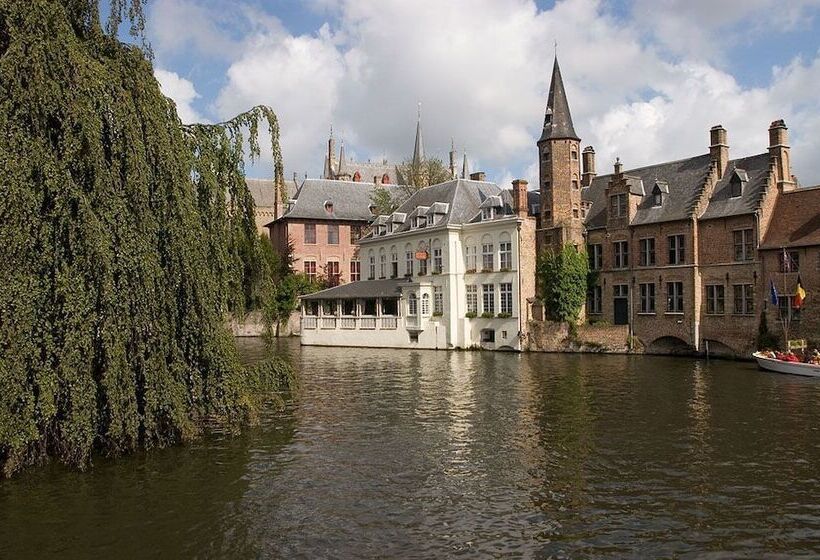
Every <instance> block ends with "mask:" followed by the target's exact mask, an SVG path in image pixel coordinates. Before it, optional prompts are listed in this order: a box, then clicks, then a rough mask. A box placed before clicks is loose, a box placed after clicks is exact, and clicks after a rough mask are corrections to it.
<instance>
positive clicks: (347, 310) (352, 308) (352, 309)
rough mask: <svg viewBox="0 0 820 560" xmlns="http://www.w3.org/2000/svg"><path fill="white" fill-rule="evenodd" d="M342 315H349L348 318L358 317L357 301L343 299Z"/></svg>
mask: <svg viewBox="0 0 820 560" xmlns="http://www.w3.org/2000/svg"><path fill="white" fill-rule="evenodd" d="M342 315H347V316H348V317H351V316H354V315H356V300H355V299H343V300H342Z"/></svg>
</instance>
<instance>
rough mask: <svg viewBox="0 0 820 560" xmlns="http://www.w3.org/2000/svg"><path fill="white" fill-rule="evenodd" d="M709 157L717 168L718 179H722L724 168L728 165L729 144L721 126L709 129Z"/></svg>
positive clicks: (717, 125) (724, 130) (726, 134)
mask: <svg viewBox="0 0 820 560" xmlns="http://www.w3.org/2000/svg"><path fill="white" fill-rule="evenodd" d="M709 140H710V142H711V144H710V145H709V155H711V156H712V161H713V162H715V167H716V168H717V173H718V179H720V178H721V177H723V173H724V172H725V171H726V166H727V165H728V164H729V143H728V133H727V132H726V129H725V128H723V125H719V124H716V125H715V126H713V127H712V128H711V129H709Z"/></svg>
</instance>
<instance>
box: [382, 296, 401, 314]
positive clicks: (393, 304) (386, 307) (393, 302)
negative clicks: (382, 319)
mask: <svg viewBox="0 0 820 560" xmlns="http://www.w3.org/2000/svg"><path fill="white" fill-rule="evenodd" d="M398 314H399V300H397V299H396V298H387V299H383V300H382V315H393V316H396V315H398Z"/></svg>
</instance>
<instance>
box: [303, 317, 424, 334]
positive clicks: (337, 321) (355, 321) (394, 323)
mask: <svg viewBox="0 0 820 560" xmlns="http://www.w3.org/2000/svg"><path fill="white" fill-rule="evenodd" d="M408 320H409V321H411V322H412V324H413V325H417V324H418V318H417V317H410V318H408ZM302 328H303V329H307V330H310V329H316V328H319V329H323V330H331V329H337V328H338V329H344V330H356V329H358V330H376V329H377V328H378V329H379V330H396V329H398V328H399V317H398V316H395V315H385V316H382V317H352V316H342V317H337V316H334V315H325V316H321V317H317V316H315V315H303V316H302Z"/></svg>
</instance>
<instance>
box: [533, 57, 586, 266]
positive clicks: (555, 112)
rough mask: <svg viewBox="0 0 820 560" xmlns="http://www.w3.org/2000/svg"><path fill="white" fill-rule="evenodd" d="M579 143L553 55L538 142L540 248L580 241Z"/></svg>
mask: <svg viewBox="0 0 820 560" xmlns="http://www.w3.org/2000/svg"><path fill="white" fill-rule="evenodd" d="M580 142H581V139H580V138H579V137H578V135H577V134H576V133H575V127H573V125H572V115H571V114H570V111H569V102H568V101H567V93H566V91H565V90H564V81H563V79H562V78H561V68H560V67H559V66H558V56H557V55H556V57H555V62H554V64H553V67H552V79H551V82H550V89H549V94H548V96H547V108H546V111H545V114H544V128H543V130H542V132H541V137H540V138H539V140H538V142H537V146H538V162H539V164H538V168H539V188H540V192H541V229H540V231H539V232H538V233H539V234H538V250H539V251H540V250H541V249H545V248H553V249H556V250H557V249H560V248H561V247H562V246H563V245H564V244H567V243H569V244H572V245H576V246H579V247H580V246H582V244H583V232H584V227H583V221H582V219H581V212H580V208H581V162H580V150H579V147H580Z"/></svg>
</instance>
